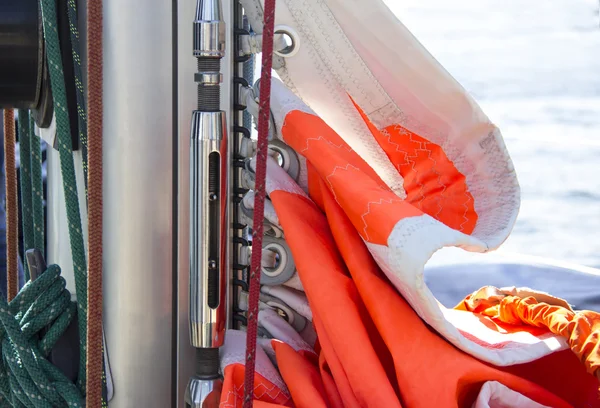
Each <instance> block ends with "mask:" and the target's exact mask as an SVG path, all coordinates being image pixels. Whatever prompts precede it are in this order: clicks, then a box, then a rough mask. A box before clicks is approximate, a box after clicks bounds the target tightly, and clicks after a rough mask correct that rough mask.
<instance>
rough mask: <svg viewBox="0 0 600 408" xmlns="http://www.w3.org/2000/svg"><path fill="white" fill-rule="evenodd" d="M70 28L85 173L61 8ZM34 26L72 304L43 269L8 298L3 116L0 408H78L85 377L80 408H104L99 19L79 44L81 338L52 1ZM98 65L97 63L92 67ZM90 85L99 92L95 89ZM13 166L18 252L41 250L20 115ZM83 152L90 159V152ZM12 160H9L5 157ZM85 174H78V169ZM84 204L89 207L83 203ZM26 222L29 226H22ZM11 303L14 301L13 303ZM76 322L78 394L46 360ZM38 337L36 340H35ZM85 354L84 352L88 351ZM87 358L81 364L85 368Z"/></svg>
mask: <svg viewBox="0 0 600 408" xmlns="http://www.w3.org/2000/svg"><path fill="white" fill-rule="evenodd" d="M68 5H69V10H68V11H69V22H70V32H71V40H72V45H73V55H72V57H73V59H74V65H75V76H76V89H77V108H78V119H79V120H78V124H79V137H80V140H81V141H82V146H83V149H84V152H83V153H84V163H87V158H86V156H87V155H86V154H85V153H86V151H85V148H86V147H87V145H88V142H87V123H86V117H85V116H86V113H85V106H84V100H83V83H82V80H81V69H80V60H79V53H78V51H77V49H78V37H79V34H78V31H77V25H76V16H77V13H76V8H75V2H74V1H73V0H69V3H68ZM41 10H42V25H43V31H44V37H45V44H46V55H47V62H48V68H49V73H50V81H51V86H52V91H53V98H54V107H55V118H56V125H57V135H56V137H57V140H58V150H59V156H60V164H61V174H62V179H63V190H64V196H65V203H66V208H67V221H68V229H69V238H70V244H71V255H72V258H73V270H74V275H75V288H76V291H77V298H78V302H77V303H75V302H71V295H70V293H69V292H68V291H67V290H66V287H65V280H64V279H63V278H62V277H61V276H60V268H59V267H58V266H56V265H52V266H50V267H49V268H48V269H47V271H45V272H44V273H43V274H42V275H41V276H40V277H39V278H38V279H37V280H35V281H34V282H31V281H29V282H28V283H27V284H26V285H25V287H24V288H23V289H22V290H21V292H19V293H18V294H17V290H18V285H17V265H18V264H17V262H18V248H17V245H18V236H17V229H18V219H17V218H16V217H17V212H16V205H17V196H16V194H17V192H16V173H15V172H16V166H15V157H14V141H15V132H14V130H15V129H14V116H13V112H12V111H11V110H6V111H5V127H6V129H7V131H6V137H5V151H6V152H7V153H6V156H7V158H6V168H7V172H6V178H7V206H8V207H9V208H8V209H7V210H8V211H7V219H8V228H7V238H8V240H7V241H8V256H7V259H8V271H9V272H8V277H9V281H10V282H9V285H8V286H9V299H8V300H10V299H12V298H13V297H14V299H12V300H10V303H8V302H7V301H5V300H4V299H0V347H1V350H0V353H1V355H2V360H1V361H0V394H1V395H0V399H1V401H0V406H5V405H6V404H10V405H11V406H13V407H19V408H20V407H26V408H29V407H34V408H37V407H54V406H69V407H82V406H84V398H83V395H85V391H86V368H87V373H88V374H89V376H90V377H91V378H90V382H89V384H87V385H88V387H89V388H88V389H89V392H88V395H87V396H88V402H87V406H88V407H96V406H98V407H99V406H101V405H105V403H104V401H103V399H102V379H103V359H102V313H101V311H102V286H101V285H102V280H101V278H102V266H101V264H102V252H101V251H102V247H101V245H102V242H101V241H102V239H101V237H102V229H101V225H102V201H101V197H102V167H101V165H102V161H101V160H102V136H101V135H102V122H101V118H102V100H101V92H102V82H101V72H102V65H101V61H102V52H101V47H102V43H101V33H102V20H101V18H102V9H101V0H96V1H90V2H89V3H88V24H89V26H91V27H90V28H89V30H90V31H89V33H91V35H88V37H89V38H91V44H90V43H88V47H89V48H88V52H89V54H90V64H89V65H90V71H89V76H90V84H91V86H92V88H91V89H90V93H89V97H90V101H93V102H90V105H93V106H94V108H93V109H90V110H93V112H92V114H91V117H92V118H94V119H91V120H90V129H91V130H90V133H91V134H92V135H91V139H90V146H91V145H93V146H94V147H93V154H90V156H91V157H90V160H91V161H92V163H93V164H92V169H95V170H93V171H92V172H88V177H89V180H90V181H89V183H88V184H89V187H90V191H89V195H90V197H91V204H90V224H89V228H90V248H89V249H90V254H91V255H90V267H91V270H90V273H89V274H90V286H89V289H90V295H91V296H90V298H89V302H90V303H91V305H92V309H91V313H92V314H91V316H92V317H91V319H90V331H89V332H88V330H87V324H88V308H87V307H88V273H87V267H86V257H85V247H84V240H83V234H82V224H81V214H80V210H79V200H78V194H77V191H78V189H77V183H76V179H75V166H74V160H73V153H72V144H71V136H70V135H71V129H70V122H69V112H68V110H67V102H66V101H67V98H66V91H65V83H64V72H63V66H62V59H61V50H60V43H59V37H58V26H57V16H56V13H57V4H56V0H41ZM98 61H100V62H99V63H98ZM98 84H99V85H98ZM19 118H20V120H19V123H20V126H19V127H20V140H21V143H22V145H21V148H22V149H24V150H22V151H21V158H22V178H23V180H22V191H23V206H24V207H23V209H24V212H23V214H24V217H26V218H28V219H27V220H23V228H24V235H25V237H24V243H25V245H26V247H27V248H26V249H29V248H31V247H35V248H38V249H41V250H43V238H44V235H43V234H44V231H43V207H42V205H43V204H42V184H41V150H40V141H39V138H37V137H36V136H35V135H34V134H33V122H32V121H31V119H30V115H29V114H28V112H25V111H22V112H20V113H19ZM90 150H92V149H90ZM11 152H12V157H11ZM85 167H86V171H87V166H85ZM92 197H93V198H92ZM29 215H32V217H29ZM15 295H16V297H15ZM76 315H77V319H78V326H79V335H80V344H81V347H80V351H81V354H80V356H79V375H78V382H77V385H75V384H73V383H71V382H70V381H69V379H68V378H66V377H65V376H64V374H63V373H62V372H61V371H60V370H58V369H57V368H56V367H55V366H53V365H52V364H51V363H50V362H49V361H48V360H47V356H48V354H49V352H50V350H51V349H52V347H53V346H54V344H55V343H56V341H57V340H58V339H59V338H60V337H61V336H62V335H63V333H64V332H65V330H66V328H67V327H68V325H69V324H70V322H71V320H72V319H74V318H75V316H76ZM42 328H44V329H45V334H44V335H43V336H40V334H39V332H40V330H41V329H42ZM88 341H89V343H90V347H87V343H88ZM86 354H87V355H89V356H90V364H89V365H86V360H87V359H86Z"/></svg>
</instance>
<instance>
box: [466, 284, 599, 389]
mask: <svg viewBox="0 0 600 408" xmlns="http://www.w3.org/2000/svg"><path fill="white" fill-rule="evenodd" d="M565 303H566V302H565ZM455 309H458V310H467V311H470V312H473V313H479V314H481V315H484V316H487V317H490V318H492V320H493V321H499V322H502V323H507V324H510V325H515V326H519V325H529V326H532V327H540V328H545V329H548V330H549V331H550V332H552V333H554V334H557V335H559V336H562V337H564V338H566V339H567V341H568V343H569V347H570V349H571V351H573V353H575V355H576V356H577V358H578V359H579V360H580V361H581V362H582V363H583V364H584V365H585V367H586V369H587V371H588V373H590V374H592V375H595V376H596V377H597V378H598V379H599V380H600V313H597V312H594V311H590V310H582V311H573V310H570V309H567V308H566V307H564V306H560V305H551V304H548V303H544V302H539V301H538V300H537V299H536V298H535V297H533V296H527V297H524V298H521V297H518V296H514V295H507V294H504V293H503V292H502V290H500V289H497V288H493V287H485V288H482V289H480V290H479V291H477V292H475V293H473V294H471V295H469V296H467V297H466V298H465V299H464V300H463V301H462V302H461V303H459V304H458V305H457V306H456V307H455Z"/></svg>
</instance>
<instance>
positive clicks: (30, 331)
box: [0, 265, 84, 408]
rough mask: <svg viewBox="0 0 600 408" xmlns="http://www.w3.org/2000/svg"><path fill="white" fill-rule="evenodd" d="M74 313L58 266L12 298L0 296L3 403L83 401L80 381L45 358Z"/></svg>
mask: <svg viewBox="0 0 600 408" xmlns="http://www.w3.org/2000/svg"><path fill="white" fill-rule="evenodd" d="M76 314H77V307H76V303H75V302H71V294H70V293H69V291H68V290H67V289H66V282H65V279H64V278H63V277H62V276H60V268H59V267H58V266H56V265H51V266H49V267H48V269H47V270H46V271H45V272H44V273H43V274H42V275H41V276H40V277H39V278H38V279H36V280H35V281H33V282H31V281H29V282H27V284H26V285H25V286H24V287H23V289H22V290H21V291H20V292H19V294H18V295H17V296H16V297H15V298H14V299H13V300H12V301H11V302H10V303H7V302H6V300H4V299H1V298H0V352H1V354H2V359H1V360H0V394H1V395H0V406H6V404H7V403H8V404H10V405H11V406H13V407H19V408H21V407H24V408H29V407H34V408H38V407H39V408H47V407H57V406H60V407H64V406H69V407H83V406H84V404H83V397H82V395H81V392H80V391H79V389H78V388H77V386H76V385H75V384H73V383H72V382H71V381H69V379H68V378H67V377H66V376H65V375H64V374H63V373H62V372H61V371H60V370H59V369H58V368H56V367H55V366H54V365H53V364H51V363H50V362H49V361H48V360H47V356H48V355H49V353H50V351H51V350H52V347H53V346H54V345H55V344H56V342H57V341H58V339H59V338H60V337H61V336H62V335H63V333H64V332H65V330H66V329H67V327H68V326H69V324H70V323H71V321H72V320H73V319H74V318H75V317H76ZM46 327H47V328H48V330H47V331H46V332H45V333H44V334H43V335H40V330H42V329H43V328H46Z"/></svg>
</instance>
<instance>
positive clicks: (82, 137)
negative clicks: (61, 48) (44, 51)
mask: <svg viewBox="0 0 600 408" xmlns="http://www.w3.org/2000/svg"><path fill="white" fill-rule="evenodd" d="M68 16H69V32H70V33H71V51H72V56H73V68H74V73H75V89H76V95H77V124H78V128H79V143H81V153H82V156H83V176H84V177H83V179H84V180H85V190H86V191H85V192H86V196H87V171H88V164H87V142H88V141H87V112H86V109H85V91H84V89H83V75H82V74H81V57H80V56H79V50H80V49H81V48H80V45H79V27H78V24H77V21H78V18H77V4H76V3H75V0H69V1H68Z"/></svg>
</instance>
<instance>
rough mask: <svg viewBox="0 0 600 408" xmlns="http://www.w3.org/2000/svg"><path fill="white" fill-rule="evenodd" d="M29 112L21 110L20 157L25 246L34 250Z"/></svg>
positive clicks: (27, 277)
mask: <svg viewBox="0 0 600 408" xmlns="http://www.w3.org/2000/svg"><path fill="white" fill-rule="evenodd" d="M29 123H30V122H29V111H26V110H19V156H20V162H21V166H20V167H21V207H22V211H21V214H22V218H23V220H22V223H23V246H24V247H25V250H28V249H30V248H33V246H34V240H33V239H34V235H33V228H34V227H33V201H32V198H33V196H32V194H31V180H32V177H31V133H30V128H29ZM23 266H24V268H25V280H26V281H28V280H29V279H30V276H29V268H28V267H27V259H26V258H25V259H23Z"/></svg>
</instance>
